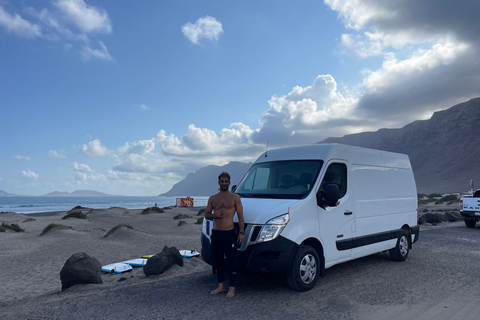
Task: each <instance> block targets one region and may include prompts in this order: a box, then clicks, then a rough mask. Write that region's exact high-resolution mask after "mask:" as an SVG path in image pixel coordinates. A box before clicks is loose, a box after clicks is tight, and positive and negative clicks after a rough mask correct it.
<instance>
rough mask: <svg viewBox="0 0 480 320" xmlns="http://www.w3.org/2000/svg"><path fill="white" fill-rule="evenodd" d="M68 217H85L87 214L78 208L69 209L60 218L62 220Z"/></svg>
mask: <svg viewBox="0 0 480 320" xmlns="http://www.w3.org/2000/svg"><path fill="white" fill-rule="evenodd" d="M68 218H77V219H87V215H86V214H84V213H83V212H82V211H80V210H75V211H69V213H68V214H67V215H66V216H64V217H63V218H62V220H65V219H68Z"/></svg>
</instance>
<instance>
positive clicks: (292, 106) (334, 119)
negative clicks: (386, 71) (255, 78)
mask: <svg viewBox="0 0 480 320" xmlns="http://www.w3.org/2000/svg"><path fill="white" fill-rule="evenodd" d="M269 104H270V109H268V110H267V111H266V112H265V113H264V115H263V117H262V119H261V120H260V128H259V130H257V131H256V132H255V137H254V141H256V142H257V143H264V144H266V143H267V142H270V145H272V146H280V145H291V144H305V143H313V142H317V141H319V140H321V138H326V135H327V134H329V133H332V132H341V131H343V132H349V131H350V128H349V126H351V125H352V124H353V123H355V122H356V121H358V119H357V118H356V116H354V113H353V110H354V108H355V107H356V104H357V100H356V99H354V98H346V97H344V96H343V95H342V94H341V93H340V92H338V91H337V83H336V81H335V79H334V78H333V77H332V76H331V75H320V76H318V77H317V78H316V79H315V81H314V83H313V84H312V85H311V86H308V87H301V86H296V87H295V88H293V90H292V91H291V92H290V93H289V94H287V95H285V96H281V97H272V98H271V99H270V101H269Z"/></svg>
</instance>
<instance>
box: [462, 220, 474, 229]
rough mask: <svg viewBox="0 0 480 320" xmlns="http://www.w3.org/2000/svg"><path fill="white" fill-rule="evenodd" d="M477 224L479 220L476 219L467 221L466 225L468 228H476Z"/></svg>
mask: <svg viewBox="0 0 480 320" xmlns="http://www.w3.org/2000/svg"><path fill="white" fill-rule="evenodd" d="M476 224H477V220H474V219H465V225H466V226H467V227H468V228H475V225H476Z"/></svg>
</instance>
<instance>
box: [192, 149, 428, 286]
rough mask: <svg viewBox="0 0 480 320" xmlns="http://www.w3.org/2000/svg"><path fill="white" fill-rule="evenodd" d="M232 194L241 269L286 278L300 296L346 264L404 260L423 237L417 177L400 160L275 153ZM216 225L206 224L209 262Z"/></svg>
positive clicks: (367, 153) (360, 153) (371, 154)
mask: <svg viewBox="0 0 480 320" xmlns="http://www.w3.org/2000/svg"><path fill="white" fill-rule="evenodd" d="M234 192H235V193H236V194H238V195H240V197H241V200H242V204H243V208H244V219H245V241H244V242H243V243H242V244H241V247H240V248H239V249H238V250H239V252H238V255H239V259H238V260H239V267H240V269H244V270H248V271H253V272H269V273H280V274H284V275H286V279H287V283H288V284H289V286H290V287H291V288H293V289H295V290H298V291H306V290H310V289H311V288H313V286H314V285H315V283H316V282H317V280H318V278H319V277H320V276H322V277H323V276H324V275H325V270H326V269H328V268H330V267H332V266H334V265H336V264H339V263H342V262H345V261H349V260H353V259H357V258H360V257H364V256H367V255H371V254H374V253H377V252H382V251H389V252H390V256H391V258H392V259H393V260H397V261H403V260H405V259H407V257H408V253H409V250H410V249H411V248H412V243H414V242H416V241H417V240H418V236H419V228H418V224H417V221H418V211H417V190H416V186H415V179H414V176H413V172H412V168H411V165H410V161H409V159H408V156H406V155H403V154H397V153H391V152H384V151H379V150H372V149H366V148H359V147H353V146H347V145H340V144H315V145H306V146H297V147H288V148H280V149H274V150H270V151H268V152H266V153H264V154H262V155H261V156H260V157H259V158H258V159H257V160H256V161H255V163H254V164H253V165H252V167H251V168H250V169H249V171H248V172H247V173H246V175H245V176H244V177H243V179H242V180H241V182H240V183H239V185H238V186H237V187H236V188H235V189H234ZM212 227H213V223H212V222H211V221H209V220H204V223H203V230H202V239H201V241H202V258H203V260H205V261H206V262H207V263H209V264H212V263H213V259H212V256H211V247H210V235H211V231H212Z"/></svg>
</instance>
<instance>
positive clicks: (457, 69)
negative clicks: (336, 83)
mask: <svg viewBox="0 0 480 320" xmlns="http://www.w3.org/2000/svg"><path fill="white" fill-rule="evenodd" d="M325 3H326V4H327V5H328V6H330V7H331V8H332V9H333V10H336V11H337V12H338V13H339V16H340V17H341V18H342V19H343V21H344V23H345V26H346V27H347V28H348V29H350V30H351V32H350V33H348V34H343V35H342V36H341V41H342V45H343V46H344V47H345V48H346V49H348V50H351V51H352V52H354V53H355V54H356V55H358V56H360V57H363V58H365V57H369V56H375V55H383V56H384V62H383V64H382V65H381V66H380V67H379V68H378V69H377V70H368V71H367V72H365V79H364V80H363V89H364V92H363V94H362V95H360V96H359V99H358V108H357V110H356V114H357V115H358V116H359V117H362V118H363V119H365V121H366V122H367V123H369V124H370V125H372V124H373V125H374V126H375V127H377V128H378V127H379V126H380V123H383V127H388V126H396V127H398V126H403V125H405V124H407V123H409V122H410V121H413V120H416V119H418V118H419V117H420V118H426V117H428V116H429V115H431V114H432V113H433V112H434V111H437V110H440V109H444V108H447V107H450V106H452V105H454V104H456V103H459V102H462V101H466V100H468V99H471V98H474V97H477V96H479V95H480V87H479V86H478V83H480V64H479V63H478V62H477V61H478V55H479V54H480V45H479V43H478V34H479V33H480V20H479V19H478V17H476V14H475V13H476V12H479V11H480V2H479V1H466V0H461V1H456V2H455V1H443V0H440V1H439V0H424V1H415V0H405V1H401V2H396V1H383V0H325ZM375 123H376V124H375Z"/></svg>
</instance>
